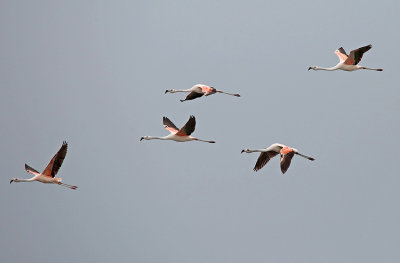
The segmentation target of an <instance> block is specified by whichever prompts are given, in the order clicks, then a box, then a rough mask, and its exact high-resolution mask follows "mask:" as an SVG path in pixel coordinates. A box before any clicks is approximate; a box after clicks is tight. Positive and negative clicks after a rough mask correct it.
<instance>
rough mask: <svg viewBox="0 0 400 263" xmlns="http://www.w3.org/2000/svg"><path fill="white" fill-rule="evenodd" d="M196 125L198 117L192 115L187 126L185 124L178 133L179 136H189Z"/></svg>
mask: <svg viewBox="0 0 400 263" xmlns="http://www.w3.org/2000/svg"><path fill="white" fill-rule="evenodd" d="M195 127H196V118H195V117H194V116H193V115H191V116H190V118H189V120H188V121H187V122H186V124H185V126H183V127H182V128H181V129H180V130H179V131H178V132H177V133H176V135H178V136H186V135H187V136H189V135H190V134H192V132H194V128H195Z"/></svg>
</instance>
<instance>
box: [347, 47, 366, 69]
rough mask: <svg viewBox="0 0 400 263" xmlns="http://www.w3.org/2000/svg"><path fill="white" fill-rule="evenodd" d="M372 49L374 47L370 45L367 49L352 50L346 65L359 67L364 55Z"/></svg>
mask: <svg viewBox="0 0 400 263" xmlns="http://www.w3.org/2000/svg"><path fill="white" fill-rule="evenodd" d="M371 48H372V45H368V46H365V47H360V48H357V49H354V50H352V51H351V52H350V55H349V57H348V59H347V60H346V61H345V62H344V63H345V64H347V65H357V64H358V62H360V61H361V59H362V57H363V55H364V53H365V52H367V51H368V50H370V49H371Z"/></svg>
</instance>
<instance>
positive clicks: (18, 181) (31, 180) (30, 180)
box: [13, 177, 35, 183]
mask: <svg viewBox="0 0 400 263" xmlns="http://www.w3.org/2000/svg"><path fill="white" fill-rule="evenodd" d="M33 181H35V178H34V177H32V178H29V179H19V178H15V179H13V182H16V183H20V182H33Z"/></svg>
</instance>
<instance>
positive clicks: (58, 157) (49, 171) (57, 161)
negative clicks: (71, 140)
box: [42, 141, 68, 177]
mask: <svg viewBox="0 0 400 263" xmlns="http://www.w3.org/2000/svg"><path fill="white" fill-rule="evenodd" d="M67 148H68V143H67V142H66V141H64V142H63V144H62V146H61V148H60V150H58V152H57V153H56V154H55V155H54V157H53V158H52V159H51V161H50V162H49V164H48V165H47V167H46V169H44V171H43V172H42V175H44V176H49V177H54V176H55V175H56V174H57V172H58V170H59V169H60V167H61V165H62V163H63V161H64V158H65V155H66V154H67Z"/></svg>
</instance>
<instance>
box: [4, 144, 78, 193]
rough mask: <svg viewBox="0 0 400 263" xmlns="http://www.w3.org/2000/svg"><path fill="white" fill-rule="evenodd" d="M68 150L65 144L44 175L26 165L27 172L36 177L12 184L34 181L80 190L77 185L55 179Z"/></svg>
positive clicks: (17, 179) (17, 180)
mask: <svg viewBox="0 0 400 263" xmlns="http://www.w3.org/2000/svg"><path fill="white" fill-rule="evenodd" d="M67 148H68V144H67V142H65V141H64V142H63V144H62V146H61V148H60V150H58V152H57V153H56V154H55V155H54V157H53V158H52V159H51V161H50V163H49V164H48V165H47V167H46V169H44V171H43V172H42V173H39V172H38V171H36V170H35V169H33V168H32V167H30V166H29V165H27V164H25V170H26V171H27V172H28V173H31V174H33V175H34V176H33V177H32V178H30V179H19V178H12V179H11V181H10V184H11V183H12V182H16V183H19V182H33V181H38V182H41V183H45V184H58V185H61V186H65V187H68V188H70V189H74V190H75V189H76V188H78V187H77V186H75V185H69V184H63V183H62V182H61V178H56V177H54V176H55V175H56V174H57V172H58V170H59V169H60V167H61V165H62V163H63V161H64V158H65V155H66V154H67Z"/></svg>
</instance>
